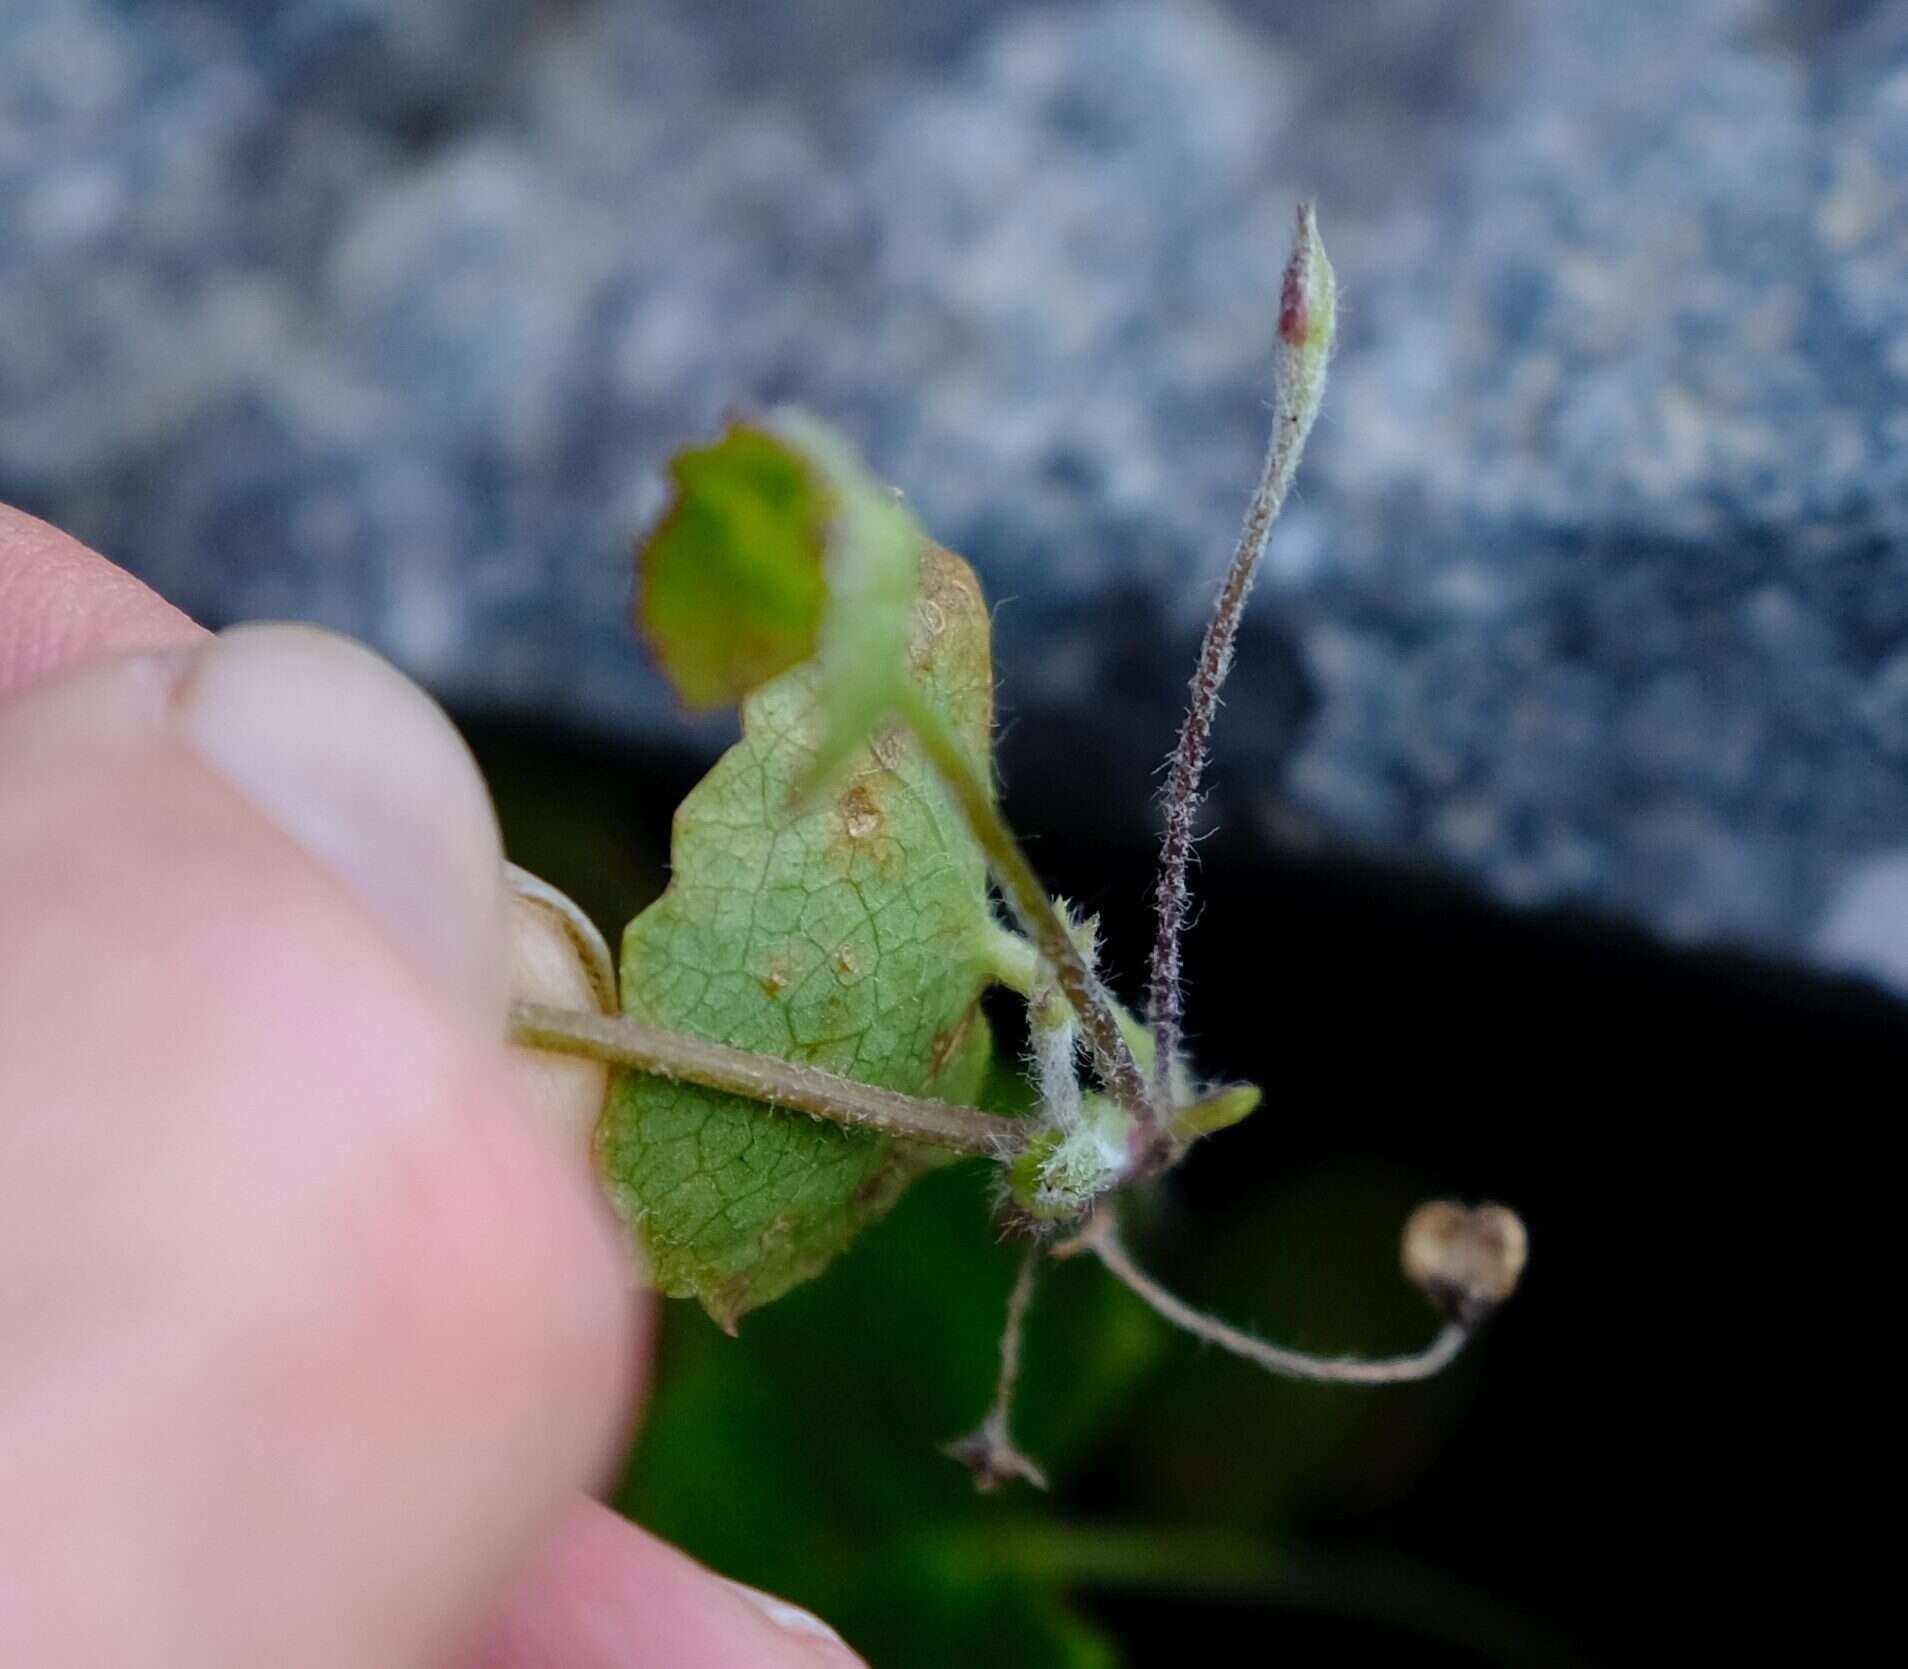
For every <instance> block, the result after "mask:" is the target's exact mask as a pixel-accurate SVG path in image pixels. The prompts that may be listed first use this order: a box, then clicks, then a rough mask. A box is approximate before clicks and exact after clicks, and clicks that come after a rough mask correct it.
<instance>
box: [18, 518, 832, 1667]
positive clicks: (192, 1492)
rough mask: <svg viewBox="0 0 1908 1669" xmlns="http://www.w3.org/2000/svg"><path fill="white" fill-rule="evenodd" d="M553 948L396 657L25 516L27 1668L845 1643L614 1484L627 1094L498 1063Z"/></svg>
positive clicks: (622, 1383)
mask: <svg viewBox="0 0 1908 1669" xmlns="http://www.w3.org/2000/svg"><path fill="white" fill-rule="evenodd" d="M552 933H553V930H551V929H550V928H549V927H548V925H547V921H546V920H544V919H543V918H542V917H541V916H539V914H538V913H537V912H535V911H531V910H528V909H527V907H526V906H525V905H524V904H523V903H522V902H521V901H520V900H518V899H517V898H515V897H514V895H513V893H512V891H511V889H510V887H509V886H508V885H507V883H506V881H505V878H504V870H503V866H502V855H501V852H500V850H499V849H498V843H497V834H496V828H495V823H494V819H493V818H492V816H491V813H490V808H489V802H488V799H487V798H486V796H485V794H484V790H483V786H482V783H481V781H480V780H479V779H478V777H477V774H476V771H475V768H474V767H473V766H472V764H471V763H470V760H469V758H468V756H467V755H466V754H465V753H464V751H463V749H462V747H461V744H459V743H458V742H457V740H456V737H455V734H454V732H452V731H451V729H450V727H449V725H448V723H447V722H446V721H444V720H443V718H442V716H441V715H440V714H438V713H437V712H436V710H435V709H434V708H433V707H431V706H430V704H429V703H428V701H427V700H426V698H425V697H423V696H422V694H421V693H420V692H418V691H417V690H415V688H414V687H412V686H410V685H408V684H407V683H405V681H404V680H403V679H401V678H400V677H399V676H398V675H397V674H396V673H395V672H393V671H392V670H391V669H390V668H389V667H387V666H385V665H384V664H383V663H382V662H378V661H376V660H375V658H373V657H371V656H370V655H369V654H368V653H367V652H365V651H362V650H360V649H357V648H355V647H354V646H351V645H348V644H346V643H344V642H343V641H342V640H339V639H335V638H329V637H325V636H323V635H320V634H314V633H310V632H303V631H299V630H295V629H287V628H266V629H249V630H247V631H245V632H241V633H239V634H235V635H227V636H225V637H222V638H220V639H216V640H215V639H211V638H209V637H207V635H206V634H205V633H203V632H201V631H200V630H199V628H197V627H196V626H195V625H193V624H192V622H190V621H189V620H187V619H186V618H185V617H184V616H183V615H181V614H179V613H178V612H177V611H176V610H174V609H172V608H170V607H169V606H168V605H166V604H165V603H164V602H163V601H161V600H160V599H159V598H157V597H155V596H154V595H153V594H152V593H150V592H149V591H147V590H146V589H145V588H143V587H142V586H140V585H139V584H138V583H137V582H136V581H133V580H132V579H130V578H129V577H128V576H126V575H125V574H123V573H122V572H120V571H119V570H118V569H116V568H114V567H112V566H111V565H110V564H109V563H108V562H106V561H105V560H104V559H102V558H101V557H99V556H96V555H94V554H93V553H92V552H90V551H87V550H85V549H83V548H82V547H80V546H79V545H77V544H75V543H74V542H73V541H71V540H69V539H67V538H65V537H64V536H63V535H61V534H59V533H58V532H56V531H55V530H53V529H52V528H49V527H47V526H45V525H44V524H42V523H39V522H36V521H33V520H32V519H31V518H28V517H25V516H21V515H19V514H17V513H15V512H12V511H8V510H5V509H4V508H0V1662H4V1663H45V1664H75V1665H80V1664H83V1665H87V1666H89V1669H90V1666H93V1665H99V1666H102V1669H105V1666H119V1665H133V1664H138V1665H142V1666H158V1669H171V1666H174V1665H177V1666H179V1669H187V1666H190V1669H223V1666H227V1665H230V1666H232V1669H238V1666H240V1665H245V1666H247V1669H250V1666H253V1665H257V1664H261V1663H271V1664H273V1665H281V1666H290V1669H298V1666H304V1665H310V1666H312V1669H320V1666H323V1669H335V1666H336V1665H339V1664H352V1665H359V1666H363V1669H477V1666H481V1669H533V1666H534V1669H557V1666H559V1665H560V1666H562V1669H610V1666H616V1669H649V1666H656V1669H661V1666H664V1665H667V1666H668V1669H715V1666H717V1665H724V1666H726V1665H750V1666H762V1669H780V1666H788V1669H800V1666H811V1669H829V1666H834V1669H840V1666H847V1665H852V1664H853V1663H855V1662H856V1661H857V1660H856V1659H855V1658H854V1657H853V1656H852V1654H851V1653H850V1652H849V1651H848V1650H847V1649H846V1648H845V1647H844V1646H842V1645H841V1644H840V1643H839V1642H837V1641H834V1640H833V1639H832V1637H830V1636H829V1634H828V1632H827V1631H826V1629H824V1628H823V1627H822V1625H820V1624H818V1623H816V1622H815V1621H814V1620H813V1619H810V1618H806V1617H804V1616H803V1615H802V1614H800V1613H795V1612H793V1611H792V1610H790V1609H789V1608H787V1607H782V1606H780V1605H778V1604H777V1602H774V1601H771V1600H767V1599H766V1598H765V1597H764V1596H760V1595H753V1594H750V1593H748V1592H746V1591H744V1590H740V1589H738V1588H736V1587H735V1586H734V1585H733V1584H730V1583H728V1582H725V1581H724V1580H723V1579H722V1578H720V1577H719V1576H717V1575H715V1574H714V1573H712V1572H709V1571H707V1570H705V1569H703V1568H702V1567H701V1566H699V1565H697V1564H695V1563H694V1562H693V1561H691V1560H689V1559H688V1558H686V1557H684V1556H683V1555H682V1554H680V1553H678V1552H676V1551H675V1550H673V1549H671V1548H669V1547H667V1546H665V1545H664V1544H662V1543H661V1542H659V1541H657V1540H655V1539H654V1538H653V1537H650V1536H648V1535H646V1534H645V1533H644V1532H643V1531H641V1530H640V1529H638V1528H636V1527H634V1526H632V1525H629V1524H627V1523H625V1522H623V1521H622V1520H620V1519H618V1518H616V1517H615V1516H614V1515H613V1514H611V1513H610V1512H609V1511H608V1510H607V1509H606V1508H603V1507H601V1506H598V1505H595V1504H594V1503H593V1502H592V1501H591V1500H590V1492H591V1490H592V1489H594V1488H597V1487H600V1486H601V1485H602V1484H603V1482H604V1481H605V1479H606V1478H607V1477H608V1476H609V1474H610V1471H611V1469H612V1468H613V1467H614V1465H615V1464H616V1461H617V1459H618V1458H619V1457H620V1455H621V1453H622V1451H623V1449H624V1448H625V1447H626V1445H627V1442H628V1439H629V1431H630V1425H631V1422H632V1419H633V1410H634V1408H635V1406H636V1401H637V1398H638V1395H639V1388H640V1385H641V1381H642V1377H643V1370H642V1362H643V1359H644V1356H645V1352H646V1346H647V1341H648V1337H649V1329H650V1311H649V1306H648V1304H647V1303H646V1302H645V1301H643V1300H642V1299H640V1298H639V1297H638V1296H637V1295H636V1294H634V1293H633V1292H632V1290H631V1282H630V1278H629V1267H630V1265H629V1257H628V1253H627V1251H626V1249H625V1247H624V1246H623V1244H622V1240H621V1236H620V1233H619V1231H618V1230H617V1229H616V1227H615V1226H614V1224H613V1223H612V1222H611V1221H610V1220H609V1218H608V1215H607V1213H606V1211H605V1210H604V1208H603V1206H602V1203H601V1200H600V1198H599V1196H598V1194H597V1192H596V1190H595V1187H594V1185H593V1183H592V1181H591V1179H590V1177H589V1175H588V1171H587V1166H586V1164H585V1161H584V1157H583V1146H584V1134H585V1132H586V1130H587V1126H588V1124H589V1122H590V1120H591V1119H592V1118H593V1116H594V1113H595V1110H596V1107H597V1105H598V1104H599V1103H600V1096H601V1079H600V1076H599V1074H600V1070H601V1069H600V1068H597V1067H595V1066H594V1065H591V1064H589V1063H578V1062H571V1061H548V1062H544V1061H538V1060H535V1059H533V1058H532V1057H529V1056H526V1055H524V1054H523V1053H521V1052H518V1051H512V1050H511V1049H509V1048H508V1047H507V1046H506V1044H505V1042H504V1034H505V1015H506V1010H507V1007H508V1005H509V1003H510V1001H511V1000H512V998H513V997H514V998H516V999H517V1000H519V1001H522V1000H529V1001H537V1002H546V1003H551V1004H554V1005H557V1006H562V1007H570V1008H575V1007H578V1006H583V1004H584V1003H585V1001H586V997H587V979H586V976H585V975H584V974H583V972H582V971H581V970H580V968H578V967H577V966H576V965H574V961H573V958H571V957H570V955H569V953H568V952H567V951H566V950H565V949H564V948H563V947H562V946H561V945H559V944H557V943H555V941H554V938H553V936H552ZM710 1487H711V1488H712V1489H721V1488H723V1487H724V1485H723V1480H721V1479H720V1478H714V1479H711V1480H710Z"/></svg>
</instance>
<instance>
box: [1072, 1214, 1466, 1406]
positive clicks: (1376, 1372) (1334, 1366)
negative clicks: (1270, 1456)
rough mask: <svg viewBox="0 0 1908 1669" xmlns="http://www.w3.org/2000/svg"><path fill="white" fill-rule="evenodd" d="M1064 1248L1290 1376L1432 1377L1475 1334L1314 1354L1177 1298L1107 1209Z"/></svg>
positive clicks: (1458, 1327)
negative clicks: (1139, 1258) (1136, 1254)
mask: <svg viewBox="0 0 1908 1669" xmlns="http://www.w3.org/2000/svg"><path fill="white" fill-rule="evenodd" d="M1062 1251H1063V1253H1065V1254H1068V1255H1070V1254H1072V1253H1074V1252H1091V1253H1093V1255H1094V1256H1095V1257H1097V1258H1098V1259H1099V1260H1100V1262H1101V1263H1103V1264H1105V1265H1106V1267H1107V1269H1108V1270H1109V1271H1110V1272H1111V1273H1112V1274H1113V1275H1114V1276H1115V1277H1116V1278H1117V1279H1118V1280H1119V1281H1120V1282H1121V1283H1122V1284H1123V1285H1125V1286H1126V1287H1128V1288H1130V1289H1131V1290H1132V1291H1133V1292H1134V1293H1135V1294H1136V1295H1137V1296H1138V1297H1139V1298H1140V1300H1141V1301H1142V1302H1143V1303H1145V1304H1146V1305H1147V1307H1148V1308H1149V1309H1151V1310H1152V1311H1153V1312H1154V1313H1155V1314H1157V1315H1160V1316H1163V1317H1165V1319H1166V1320H1168V1321H1170V1322H1171V1323H1172V1324H1173V1325H1174V1326H1175V1327H1177V1328H1179V1329H1180V1330H1181V1331H1183V1332H1187V1333H1190V1334H1192V1335H1193V1337H1194V1338H1196V1339H1204V1340H1205V1341H1206V1343H1207V1344H1215V1345H1217V1346H1218V1347H1219V1348H1220V1349H1221V1350H1227V1351H1230V1352H1231V1353H1232V1354H1233V1355H1234V1356H1242V1357H1244V1358H1245V1360H1246V1361H1248V1362H1252V1363H1256V1364H1257V1365H1258V1366H1259V1367H1262V1368H1264V1369H1265V1370H1266V1372H1267V1373H1275V1374H1279V1375H1281V1376H1282V1377H1284V1378H1286V1379H1310V1380H1316V1381H1319V1382H1321V1383H1324V1384H1329V1385H1397V1384H1402V1383H1404V1382H1405V1381H1407V1380H1413V1379H1429V1378H1430V1377H1431V1376H1432V1375H1433V1374H1436V1373H1439V1372H1441V1371H1443V1369H1445V1368H1446V1367H1448V1366H1449V1365H1450V1364H1451V1362H1452V1361H1453V1360H1454V1359H1455V1358H1456V1356H1457V1354H1458V1352H1459V1351H1461V1350H1462V1349H1463V1348H1464V1346H1465V1343H1466V1341H1467V1340H1468V1339H1469V1338H1470V1336H1471V1329H1470V1328H1469V1327H1467V1326H1465V1325H1464V1324H1463V1323H1462V1322H1457V1321H1453V1322H1450V1323H1449V1324H1447V1325H1446V1326H1445V1328H1444V1329H1443V1331H1441V1332H1440V1333H1439V1334H1438V1336H1437V1337H1436V1338H1435V1339H1433V1340H1432V1341H1431V1343H1430V1344H1428V1345H1427V1346H1426V1347H1425V1348H1424V1349H1423V1350H1420V1351H1418V1352H1416V1353H1415V1354H1413V1355H1410V1356H1384V1357H1376V1358H1372V1357H1362V1356H1313V1355H1310V1354H1308V1353H1307V1352H1305V1351H1302V1350H1287V1349H1286V1348H1285V1347H1284V1346H1282V1345H1275V1344H1268V1343H1267V1342H1266V1341H1265V1340H1264V1339H1260V1338H1256V1337H1254V1336H1253V1335H1252V1334H1250V1333H1247V1332H1243V1331H1241V1330H1240V1329H1239V1328H1237V1327H1234V1326H1232V1325H1231V1324H1230V1323H1229V1322H1224V1321H1221V1320H1219V1319H1218V1318H1217V1317H1216V1316H1209V1315H1206V1314H1204V1313H1203V1312H1201V1311H1199V1310H1195V1309H1194V1308H1193V1307H1192V1306H1191V1305H1190V1304H1188V1303H1186V1302H1185V1300H1183V1299H1181V1298H1178V1297H1175V1296H1174V1295H1173V1294H1172V1293H1170V1292H1168V1291H1167V1290H1166V1289H1165V1288H1164V1287H1163V1286H1161V1285H1160V1284H1159V1283H1158V1282H1157V1281H1155V1280H1154V1279H1153V1278H1152V1277H1151V1276H1150V1275H1148V1274H1147V1273H1146V1272H1145V1271H1144V1270H1142V1269H1140V1268H1139V1267H1138V1265H1136V1264H1135V1263H1134V1262H1133V1260H1132V1258H1131V1257H1130V1256H1128V1254H1127V1251H1126V1248H1125V1247H1124V1246H1123V1245H1121V1244H1120V1239H1119V1235H1118V1234H1117V1233H1116V1232H1115V1230H1114V1227H1113V1218H1112V1216H1111V1214H1110V1213H1109V1212H1106V1211H1104V1210H1102V1211H1101V1212H1100V1213H1099V1214H1098V1215H1097V1216H1096V1217H1095V1218H1094V1220H1093V1221H1092V1222H1091V1223H1089V1224H1088V1225H1087V1227H1086V1228H1085V1229H1084V1230H1083V1231H1082V1232H1081V1233H1080V1234H1079V1235H1078V1236H1076V1237H1075V1238H1074V1239H1073V1240H1072V1241H1070V1242H1069V1243H1068V1245H1067V1246H1066V1247H1064V1248H1062Z"/></svg>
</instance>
